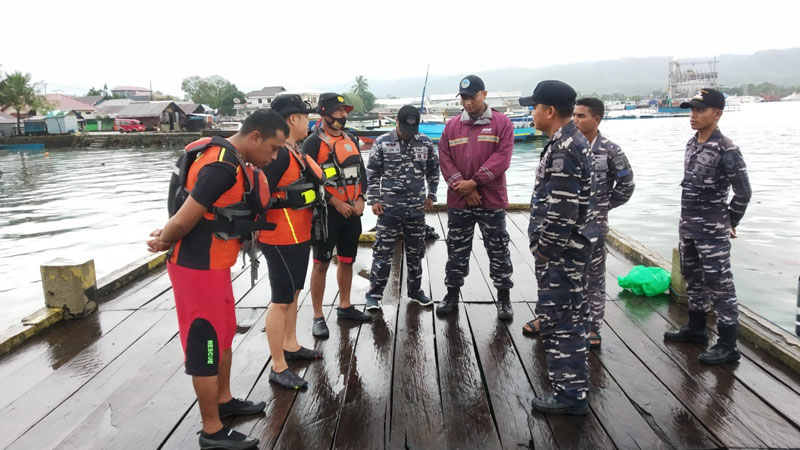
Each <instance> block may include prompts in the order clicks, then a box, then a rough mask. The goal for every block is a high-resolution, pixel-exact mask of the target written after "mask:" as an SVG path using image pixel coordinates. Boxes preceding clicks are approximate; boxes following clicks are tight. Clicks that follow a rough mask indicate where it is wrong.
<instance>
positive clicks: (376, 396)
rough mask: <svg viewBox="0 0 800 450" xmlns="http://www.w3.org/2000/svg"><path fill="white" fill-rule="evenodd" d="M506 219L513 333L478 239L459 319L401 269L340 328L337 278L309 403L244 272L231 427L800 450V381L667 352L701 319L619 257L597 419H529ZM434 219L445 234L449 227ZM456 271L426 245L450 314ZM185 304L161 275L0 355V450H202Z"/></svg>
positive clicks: (679, 350) (366, 436)
mask: <svg viewBox="0 0 800 450" xmlns="http://www.w3.org/2000/svg"><path fill="white" fill-rule="evenodd" d="M509 219H510V220H509V223H508V228H509V232H510V233H511V239H512V245H511V252H512V258H513V263H514V281H515V283H516V286H515V288H514V289H513V290H512V300H513V301H514V311H515V318H514V321H513V322H510V323H507V324H505V323H502V322H499V321H498V320H496V317H495V308H494V305H493V304H492V302H493V297H494V295H495V290H494V289H493V288H492V287H491V281H490V280H489V277H488V270H487V268H488V264H487V258H486V252H485V250H484V248H483V247H482V243H481V242H480V236H479V234H480V233H477V235H476V241H475V244H476V245H474V246H473V261H472V264H471V268H472V273H471V275H470V276H469V277H468V278H467V280H466V285H465V286H464V288H463V290H462V293H463V297H464V300H465V302H466V304H462V308H461V309H460V311H459V313H458V314H457V315H452V316H450V317H447V318H444V319H440V318H437V317H436V316H435V313H434V311H433V309H432V308H422V307H419V306H418V305H416V304H412V303H409V302H408V301H407V299H406V298H405V297H404V296H402V297H401V296H400V292H401V287H402V286H403V285H404V281H403V279H402V277H403V271H402V270H393V273H392V278H391V279H390V283H389V287H388V288H387V296H386V299H385V302H384V307H383V312H382V314H379V315H377V316H376V318H375V321H374V322H373V323H371V324H369V323H368V324H363V325H362V324H351V323H337V321H336V319H335V311H334V310H333V305H334V304H335V302H336V294H337V293H336V290H335V278H334V277H333V276H331V277H330V279H329V281H328V287H329V289H328V291H327V292H326V298H325V305H327V306H326V307H325V310H326V313H327V314H328V324H329V326H330V331H331V335H330V338H329V339H327V340H321V341H316V343H315V341H314V340H313V338H312V336H311V332H310V324H311V317H312V313H311V307H310V297H309V295H308V292H307V290H306V291H305V292H303V293H302V294H301V296H300V298H301V302H302V303H301V306H300V313H299V320H298V334H299V338H300V341H301V343H304V344H306V345H310V344H314V343H315V345H316V348H317V349H319V350H322V351H323V352H324V360H322V361H317V362H312V363H310V364H309V363H306V364H293V365H292V366H291V367H292V368H293V369H295V370H297V371H299V372H300V374H301V375H303V376H304V377H305V378H306V379H307V380H308V382H309V384H310V387H309V389H308V390H307V391H304V392H290V391H285V390H281V389H279V388H275V387H273V386H272V385H270V384H269V383H268V382H267V374H268V373H269V368H270V361H269V358H268V351H267V340H266V336H265V334H264V332H263V331H262V329H263V320H264V314H265V311H266V307H267V299H268V297H269V286H268V282H267V279H266V277H262V278H261V279H260V281H259V283H258V284H256V286H255V287H254V288H252V289H251V288H250V280H249V270H241V269H240V268H238V267H237V269H238V270H236V271H235V274H234V277H235V278H234V281H233V283H234V292H235V294H236V296H237V299H238V303H237V316H238V322H239V333H238V334H237V335H236V338H235V340H234V347H233V348H234V359H233V374H232V387H233V392H234V395H237V396H241V397H247V398H250V399H254V400H265V401H266V402H267V408H266V412H265V414H262V415H257V416H252V417H247V418H239V419H236V420H234V421H233V422H232V424H233V426H234V427H235V428H236V429H238V430H240V431H242V432H245V433H248V434H251V435H253V436H256V437H259V438H260V439H261V446H260V448H261V449H269V448H281V449H329V448H347V449H382V448H392V449H406V448H408V449H445V448H449V449H501V448H503V449H523V448H535V449H634V448H635V449H662V448H663V449H700V448H725V447H726V448H800V376H798V374H797V373H795V372H792V371H791V370H789V369H787V368H785V367H784V366H782V365H780V364H779V363H777V362H775V361H774V360H772V359H771V358H770V357H769V356H767V355H765V354H764V353H763V352H760V351H759V350H758V349H756V348H754V347H753V346H751V345H749V344H747V343H740V349H741V350H742V353H743V358H742V360H741V361H740V362H739V363H738V364H736V365H726V366H721V367H708V366H703V365H701V364H699V363H698V362H697V360H696V358H697V355H698V353H699V352H700V351H701V348H700V347H699V346H695V345H690V344H687V345H673V344H667V343H665V342H664V341H663V340H662V337H661V335H662V333H663V332H664V331H665V330H667V329H669V328H670V327H671V326H673V325H674V324H676V323H683V322H684V321H685V320H686V317H687V313H686V309H685V307H683V306H680V305H677V304H675V303H670V302H669V301H668V298H667V297H666V296H662V297H659V298H653V299H645V298H641V297H637V296H634V295H632V294H630V293H625V292H620V290H619V288H617V287H616V286H617V284H616V280H615V278H616V276H617V275H620V274H624V273H627V271H628V270H629V268H630V267H631V263H629V262H628V261H626V260H623V259H622V258H621V257H620V256H619V254H618V253H616V252H614V251H611V252H610V254H609V259H608V272H609V273H608V293H609V297H610V301H609V302H608V303H607V307H606V324H605V327H604V328H603V332H602V336H603V347H602V349H599V350H593V351H592V352H591V355H590V360H589V363H590V369H591V390H590V406H591V412H590V414H588V415H586V416H583V417H563V416H545V415H541V414H539V413H534V412H532V411H531V408H530V399H531V398H532V397H533V396H534V395H535V394H542V393H547V392H548V391H549V390H550V386H549V382H548V379H547V373H546V368H545V364H544V353H543V348H542V343H541V341H540V340H539V339H531V338H526V337H523V336H522V334H521V332H520V331H521V327H522V324H523V323H525V322H526V321H527V320H529V319H531V318H532V317H533V311H532V310H533V307H534V303H535V302H536V281H535V278H534V274H533V259H532V257H531V255H530V253H529V252H528V249H527V247H528V244H527V237H526V235H525V230H526V229H527V214H525V213H522V212H510V213H509ZM427 221H428V223H429V224H430V225H433V226H435V227H436V228H437V230H438V232H439V234H440V235H441V236H443V237H444V235H445V233H444V232H443V228H446V221H447V216H446V213H442V212H440V213H432V214H430V215H429V216H428V218H427ZM370 255H371V250H370V248H369V247H367V246H364V247H362V248H361V249H360V250H359V255H358V258H357V262H356V265H357V267H356V271H360V270H368V267H369V262H370ZM446 257H447V254H446V248H445V242H444V240H439V241H436V242H432V243H429V245H428V253H427V258H426V259H425V264H426V265H425V269H424V280H423V283H424V286H425V288H426V289H428V290H429V293H430V294H431V295H432V297H433V298H434V299H435V300H437V301H438V300H440V299H441V298H442V297H443V296H444V293H445V288H444V265H445V261H446ZM396 262H400V260H399V258H396ZM398 265H399V264H395V268H397V266H398ZM264 267H265V265H264V266H262V269H261V272H262V276H263V274H264V272H265V268H264ZM332 269H333V268H332ZM334 272H335V271H334V270H331V271H330V275H333V274H334ZM306 284H308V283H306ZM367 286H368V283H367V281H366V279H364V278H363V277H360V276H356V280H354V284H353V299H354V300H356V301H359V302H360V303H363V294H364V293H365V292H366V289H367ZM402 290H403V291H404V290H405V288H404V287H403V288H402ZM173 308H174V306H173V302H172V296H171V291H170V284H169V279H168V278H167V277H166V274H165V273H163V272H162V273H160V274H156V275H153V276H150V277H148V278H146V279H143V280H141V281H139V282H137V283H135V284H134V285H133V286H131V287H129V288H127V289H125V290H124V292H122V293H120V294H119V295H118V296H117V297H116V298H114V299H111V300H109V301H107V302H105V303H103V304H101V306H100V308H99V312H98V313H96V314H94V315H92V316H91V317H89V318H86V319H82V320H76V321H71V322H65V323H61V324H59V325H57V326H55V327H54V328H53V329H51V330H49V331H47V332H45V333H43V334H42V335H40V336H38V337H36V338H34V339H33V340H31V341H30V342H28V343H26V344H25V345H23V346H22V347H20V348H18V349H17V350H15V351H14V352H12V353H10V354H7V355H5V356H4V357H2V358H0V380H1V381H2V389H0V448H9V449H24V450H30V449H50V448H58V449H82V450H86V449H192V448H197V435H196V432H197V431H198V430H199V428H200V418H199V411H198V408H197V405H196V404H195V399H194V394H193V391H192V386H191V383H190V379H189V377H188V376H186V375H185V374H184V373H183V367H182V354H181V350H180V341H179V339H178V337H177V324H176V317H175V312H174V311H173Z"/></svg>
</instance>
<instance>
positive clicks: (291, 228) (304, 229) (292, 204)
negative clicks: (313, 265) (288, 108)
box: [258, 147, 325, 245]
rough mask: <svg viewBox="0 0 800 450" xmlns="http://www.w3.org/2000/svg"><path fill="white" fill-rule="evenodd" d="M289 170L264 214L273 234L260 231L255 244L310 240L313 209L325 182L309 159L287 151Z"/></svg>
mask: <svg viewBox="0 0 800 450" xmlns="http://www.w3.org/2000/svg"><path fill="white" fill-rule="evenodd" d="M286 151H288V153H289V167H288V168H287V169H286V171H285V172H284V173H283V176H281V179H280V180H279V181H278V189H277V192H273V193H272V203H271V205H270V209H269V210H267V219H266V220H267V222H271V223H274V224H276V228H275V229H274V230H267V231H261V232H259V234H258V241H259V242H263V243H265V244H271V245H292V244H299V243H301V242H305V241H307V240H309V239H311V219H312V218H313V215H314V210H313V208H314V207H315V206H316V207H319V206H320V205H321V204H322V203H323V202H322V198H321V195H320V194H321V193H320V187H321V186H322V185H323V184H324V182H325V175H324V174H323V173H322V168H320V167H319V165H317V163H316V161H314V160H313V159H312V158H311V157H310V156H308V155H306V154H303V153H300V152H298V151H296V150H294V149H292V148H288V147H286Z"/></svg>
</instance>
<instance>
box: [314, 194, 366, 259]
mask: <svg viewBox="0 0 800 450" xmlns="http://www.w3.org/2000/svg"><path fill="white" fill-rule="evenodd" d="M360 237H361V216H356V215H352V216H350V218H348V219H345V218H344V216H342V215H341V214H339V212H338V211H336V208H334V207H332V206H329V207H328V240H327V241H325V242H315V243H314V262H323V263H326V262H330V260H331V258H333V248H334V247H336V255H337V258H338V259H339V262H343V263H348V264H352V263H353V262H354V261H355V260H356V253H357V252H358V239H359V238H360Z"/></svg>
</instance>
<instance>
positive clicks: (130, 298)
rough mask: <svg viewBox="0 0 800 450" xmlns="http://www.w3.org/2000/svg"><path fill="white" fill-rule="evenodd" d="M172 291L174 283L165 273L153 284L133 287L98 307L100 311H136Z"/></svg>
mask: <svg viewBox="0 0 800 450" xmlns="http://www.w3.org/2000/svg"><path fill="white" fill-rule="evenodd" d="M171 289H172V282H171V281H170V279H169V276H168V275H167V272H166V271H164V272H163V273H161V274H160V275H158V277H156V278H155V279H154V280H153V281H152V282H151V283H147V284H145V285H143V286H133V287H132V289H126V290H124V291H123V292H122V293H121V294H120V295H119V297H117V298H115V299H113V300H109V301H107V302H101V303H100V304H99V305H98V309H99V310H100V311H108V310H136V309H139V308H141V307H142V306H143V305H146V304H147V303H149V302H151V301H153V299H156V298H158V297H159V296H161V295H162V294H164V293H165V292H167V291H168V290H171Z"/></svg>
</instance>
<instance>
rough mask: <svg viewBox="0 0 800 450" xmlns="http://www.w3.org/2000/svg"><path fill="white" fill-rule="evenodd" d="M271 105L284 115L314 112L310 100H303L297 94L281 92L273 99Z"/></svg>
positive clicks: (274, 109)
mask: <svg viewBox="0 0 800 450" xmlns="http://www.w3.org/2000/svg"><path fill="white" fill-rule="evenodd" d="M270 107H271V108H272V110H273V111H275V112H277V113H278V114H280V115H281V116H283V117H289V116H290V115H292V114H311V113H313V112H314V108H312V107H311V105H310V104H309V103H308V102H305V101H303V98H302V97H300V96H299V95H297V94H281V95H279V96H277V97H275V98H274V99H273V100H272V103H271V104H270Z"/></svg>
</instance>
